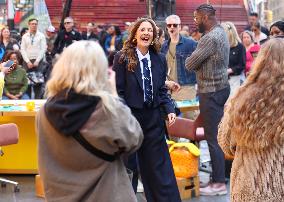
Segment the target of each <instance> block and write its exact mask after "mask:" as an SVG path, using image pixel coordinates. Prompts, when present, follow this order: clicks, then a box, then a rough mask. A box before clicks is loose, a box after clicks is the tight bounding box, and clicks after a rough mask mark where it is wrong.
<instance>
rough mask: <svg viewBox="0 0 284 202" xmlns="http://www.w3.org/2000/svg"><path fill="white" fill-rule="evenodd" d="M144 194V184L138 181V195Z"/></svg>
mask: <svg viewBox="0 0 284 202" xmlns="http://www.w3.org/2000/svg"><path fill="white" fill-rule="evenodd" d="M143 192H144V188H143V184H142V182H140V180H138V185H137V193H143Z"/></svg>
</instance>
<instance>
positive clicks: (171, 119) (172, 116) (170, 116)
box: [168, 113, 176, 126]
mask: <svg viewBox="0 0 284 202" xmlns="http://www.w3.org/2000/svg"><path fill="white" fill-rule="evenodd" d="M168 120H169V126H171V125H173V124H174V123H175V121H176V114H175V113H170V114H168Z"/></svg>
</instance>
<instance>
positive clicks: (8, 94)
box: [6, 93, 19, 100]
mask: <svg viewBox="0 0 284 202" xmlns="http://www.w3.org/2000/svg"><path fill="white" fill-rule="evenodd" d="M6 96H7V97H8V98H9V99H11V100H18V99H19V98H18V97H17V96H15V95H12V94H10V93H7V94H6Z"/></svg>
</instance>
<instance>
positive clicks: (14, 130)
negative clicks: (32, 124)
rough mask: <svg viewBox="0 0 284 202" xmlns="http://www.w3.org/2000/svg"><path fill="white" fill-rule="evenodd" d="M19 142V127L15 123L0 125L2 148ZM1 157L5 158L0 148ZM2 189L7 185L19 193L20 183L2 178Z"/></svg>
mask: <svg viewBox="0 0 284 202" xmlns="http://www.w3.org/2000/svg"><path fill="white" fill-rule="evenodd" d="M18 140H19V131H18V127H17V125H16V124H14V123H9V124H2V125H0V146H7V145H12V144H17V143H18ZM0 155H1V156H3V155H4V152H3V150H2V149H1V147H0ZM0 182H1V187H6V183H9V184H13V185H14V191H15V192H19V191H20V189H19V187H18V182H15V181H11V180H7V179H4V178H0Z"/></svg>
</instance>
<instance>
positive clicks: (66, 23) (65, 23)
mask: <svg viewBox="0 0 284 202" xmlns="http://www.w3.org/2000/svg"><path fill="white" fill-rule="evenodd" d="M70 23H72V22H64V25H66V24H70Z"/></svg>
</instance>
